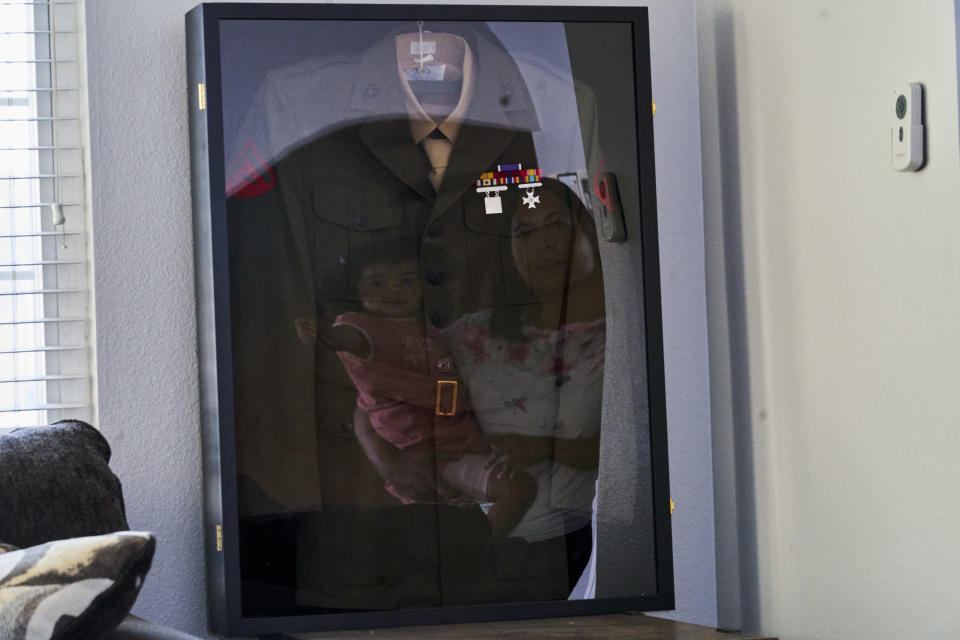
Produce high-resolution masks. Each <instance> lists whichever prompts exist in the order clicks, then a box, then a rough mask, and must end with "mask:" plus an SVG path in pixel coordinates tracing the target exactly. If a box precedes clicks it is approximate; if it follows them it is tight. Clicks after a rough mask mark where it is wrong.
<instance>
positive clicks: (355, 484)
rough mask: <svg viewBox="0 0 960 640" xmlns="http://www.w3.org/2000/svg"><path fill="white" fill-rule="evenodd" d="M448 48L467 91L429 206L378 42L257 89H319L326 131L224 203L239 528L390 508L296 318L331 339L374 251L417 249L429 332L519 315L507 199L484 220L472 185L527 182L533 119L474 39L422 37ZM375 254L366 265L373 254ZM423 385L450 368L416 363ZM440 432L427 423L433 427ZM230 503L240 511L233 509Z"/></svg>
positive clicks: (484, 45) (505, 60)
mask: <svg viewBox="0 0 960 640" xmlns="http://www.w3.org/2000/svg"><path fill="white" fill-rule="evenodd" d="M429 28H431V29H433V30H434V31H437V32H439V31H445V32H449V33H455V34H457V35H460V36H461V37H463V38H464V39H465V40H466V42H467V44H468V46H469V47H470V48H471V51H472V52H473V55H474V58H475V61H476V65H475V70H474V73H475V85H474V91H473V97H472V100H471V102H470V104H469V107H468V110H467V112H466V116H465V118H464V121H463V124H462V127H461V129H460V131H459V134H458V136H457V138H456V141H455V143H454V146H453V149H452V153H451V157H450V161H449V165H448V168H447V169H446V173H445V176H444V179H443V182H442V184H441V185H440V187H439V190H435V189H434V187H433V186H432V185H431V183H430V181H429V180H428V178H427V176H428V173H429V172H430V170H431V167H430V164H429V161H428V160H427V157H426V155H425V153H424V151H423V148H422V147H421V146H420V145H419V144H417V143H415V142H414V141H413V139H412V135H411V129H410V119H409V116H408V114H407V110H406V107H405V105H404V101H403V90H402V85H401V80H400V78H399V74H398V69H397V63H396V49H395V37H394V34H388V35H387V37H385V38H384V39H383V40H382V41H380V42H379V43H378V44H377V45H375V46H374V47H372V48H371V49H369V50H368V51H366V52H364V53H363V54H361V55H358V56H355V57H338V58H336V59H323V60H317V61H311V62H308V63H302V64H300V65H297V66H296V67H295V68H292V69H288V70H285V71H283V72H277V73H276V74H275V77H273V78H272V79H271V82H270V86H273V87H275V88H276V91H277V92H278V94H279V95H281V96H282V95H283V94H284V86H286V85H289V86H294V85H296V84H298V83H302V82H314V83H320V84H321V85H322V86H324V87H326V88H328V91H325V92H323V93H322V96H323V103H322V104H317V105H315V108H316V109H318V110H322V111H323V112H324V113H326V114H332V115H330V116H329V118H324V120H325V121H326V120H327V119H329V120H330V124H329V125H325V126H324V127H322V128H321V129H320V130H318V131H317V132H316V133H315V135H314V137H313V138H312V139H309V140H305V141H303V142H302V144H300V145H298V146H296V147H293V148H290V149H288V150H287V152H286V153H285V154H284V155H283V157H282V158H280V159H279V160H277V161H276V162H274V163H273V164H272V167H271V168H270V172H271V176H272V179H273V180H275V187H274V188H272V189H269V190H268V191H267V192H266V193H262V194H259V195H257V196H256V197H252V198H251V197H242V196H243V195H244V194H243V193H242V190H241V191H240V192H238V193H237V194H235V196H234V197H232V198H230V199H229V201H228V228H229V234H230V265H231V308H232V332H233V334H232V335H233V349H234V351H233V370H234V376H235V377H234V391H235V396H236V398H237V403H236V416H235V420H236V430H237V439H238V442H237V450H238V471H239V474H240V475H241V477H243V478H244V479H245V480H244V481H243V482H242V483H241V503H242V504H241V512H242V513H243V512H246V513H247V514H248V515H252V514H256V513H258V512H259V513H270V512H274V513H276V512H280V511H295V510H308V509H311V508H315V507H316V506H318V505H319V504H321V503H361V504H371V503H377V502H380V503H390V502H392V501H393V499H392V498H390V497H389V496H388V495H387V494H386V492H385V491H384V490H383V481H382V479H380V478H379V476H378V475H377V474H376V472H375V471H374V470H373V469H372V466H371V465H370V464H369V462H368V461H367V460H366V457H365V456H364V454H363V453H362V451H361V450H360V448H359V446H358V444H357V442H356V440H355V436H354V435H353V432H352V430H353V411H354V409H355V406H356V390H355V388H354V387H353V384H352V383H351V381H350V380H349V378H348V377H347V375H346V373H345V371H344V369H343V367H342V365H341V363H340V362H339V360H338V358H337V357H336V354H335V353H333V352H332V351H331V350H329V349H324V348H322V347H320V348H317V349H313V348H312V347H309V346H307V345H304V344H303V343H302V342H301V341H300V340H299V339H298V338H297V334H296V330H295V321H296V320H297V319H298V318H318V319H319V321H320V322H321V323H326V324H332V322H333V318H335V317H336V315H338V314H339V313H342V312H345V311H349V310H360V309H361V306H360V304H359V300H358V298H357V291H356V280H357V277H358V275H359V270H358V269H357V268H356V263H357V261H358V258H360V259H361V260H362V259H363V258H365V256H358V255H356V252H357V251H359V250H360V248H361V247H376V240H377V239H382V238H387V237H390V236H413V237H415V238H417V239H418V240H419V250H420V276H421V283H422V291H423V317H424V321H425V322H427V323H430V324H432V325H433V326H435V327H437V328H443V327H445V326H448V325H449V324H450V323H451V322H454V321H455V320H456V319H457V318H458V317H459V316H460V315H462V314H464V313H467V312H471V311H475V310H478V309H481V308H486V307H491V306H496V305H503V304H522V303H525V302H529V301H530V300H531V299H532V294H531V292H530V291H529V289H528V288H527V286H526V285H525V284H524V283H523V282H522V281H521V280H520V279H519V277H518V276H517V274H516V272H515V270H514V267H513V260H512V257H511V252H510V217H511V213H512V212H513V211H514V210H516V207H517V206H519V204H520V198H519V196H520V195H521V194H520V193H519V190H518V189H516V188H514V187H511V188H510V189H509V190H508V191H507V192H504V194H503V198H504V206H503V211H504V213H502V214H499V215H488V214H486V213H485V209H484V203H483V197H484V196H483V195H482V194H479V193H477V192H476V189H475V185H474V183H475V181H476V180H477V179H478V178H479V176H480V174H481V173H484V172H486V171H491V170H496V166H497V165H498V164H515V163H520V164H522V165H523V167H524V168H535V167H536V166H537V160H536V154H535V152H534V147H533V141H532V136H531V131H532V130H534V129H536V128H537V126H538V124H537V117H536V113H535V111H534V109H533V107H532V104H533V103H532V100H531V99H530V96H529V94H528V92H527V89H526V87H525V86H524V84H523V80H522V77H521V76H520V73H519V71H518V70H517V67H516V65H515V64H514V63H513V61H512V60H511V58H510V56H509V54H508V53H507V52H506V51H505V50H504V49H503V48H502V46H501V45H500V44H499V42H498V41H497V40H496V39H495V38H494V37H493V36H492V34H491V33H490V32H489V31H488V30H487V29H486V27H485V26H482V25H471V24H463V23H461V24H452V25H429ZM374 251H375V249H374ZM430 355H431V356H435V358H433V357H431V358H430V359H429V360H428V361H429V362H432V363H433V364H434V366H435V373H436V377H437V379H438V380H440V379H443V380H457V374H456V370H455V365H454V363H451V362H450V361H449V359H448V358H445V357H444V355H443V354H439V353H438V354H430ZM436 419H437V421H438V425H437V428H442V424H440V422H442V420H444V418H443V417H437V418H436ZM244 502H246V509H244V504H243V503H244Z"/></svg>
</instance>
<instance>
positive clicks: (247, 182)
mask: <svg viewBox="0 0 960 640" xmlns="http://www.w3.org/2000/svg"><path fill="white" fill-rule="evenodd" d="M226 173H227V185H226V190H227V197H229V198H256V197H257V196H259V195H263V194H264V193H267V192H268V191H270V190H272V189H273V188H274V187H275V186H276V185H277V177H276V174H275V173H274V171H273V167H271V166H270V165H268V164H267V163H266V161H265V160H264V159H263V157H262V156H261V155H260V152H259V151H258V150H257V145H256V144H255V143H254V141H253V139H252V138H251V139H250V140H249V141H247V144H246V145H244V147H243V149H242V150H241V151H240V153H238V154H237V157H236V158H234V160H233V162H231V163H230V166H229V167H228V168H227V172H226Z"/></svg>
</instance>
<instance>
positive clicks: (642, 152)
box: [186, 3, 674, 635]
mask: <svg viewBox="0 0 960 640" xmlns="http://www.w3.org/2000/svg"><path fill="white" fill-rule="evenodd" d="M416 19H422V20H427V21H429V20H444V21H460V20H462V21H496V20H503V21H515V22H524V21H562V22H620V23H626V24H629V25H630V26H631V29H632V34H633V42H632V46H633V56H634V57H633V63H634V77H633V78H632V82H633V86H634V91H635V101H636V104H635V113H636V114H637V121H636V133H637V140H636V148H637V150H638V155H637V158H636V167H637V172H638V175H639V183H640V186H641V188H640V193H639V194H638V195H637V197H638V198H639V202H640V218H639V220H628V225H627V226H628V227H630V228H631V229H632V230H633V231H632V233H633V237H634V242H636V243H637V245H636V246H638V247H639V251H637V252H636V253H637V254H638V255H636V256H635V258H634V261H635V263H636V264H635V267H636V269H637V270H638V271H641V272H642V281H643V282H642V300H643V306H644V310H643V316H644V317H643V318H642V322H641V323H640V326H642V327H643V331H644V336H643V338H642V341H643V344H644V345H645V348H646V370H645V372H643V375H644V377H645V380H646V385H647V387H646V401H647V403H648V407H649V409H648V411H649V429H650V433H649V452H650V463H649V468H650V475H651V477H650V482H651V483H652V496H653V499H652V503H653V508H652V511H653V533H654V541H653V544H654V545H655V557H656V569H655V572H656V590H655V592H654V593H649V594H645V595H642V596H640V597H629V598H604V599H595V600H562V601H549V602H523V603H509V604H489V605H472V606H453V607H441V608H432V609H409V610H407V609H404V610H389V611H370V612H355V613H354V612H350V613H325V614H322V615H302V616H301V615H295V616H270V617H244V615H243V612H242V610H241V592H240V589H241V587H240V583H241V580H240V563H241V558H240V552H239V546H240V531H239V524H238V523H239V512H238V488H237V459H236V445H237V443H236V437H235V432H234V427H233V425H234V419H235V413H234V410H235V398H234V392H233V387H232V384H231V372H232V371H233V354H232V353H231V335H230V334H231V323H230V303H229V296H230V291H229V282H230V280H229V256H228V251H229V246H228V243H227V240H226V238H227V211H226V200H227V194H226V191H225V186H224V185H225V183H226V178H227V175H226V172H227V168H226V167H225V162H224V156H225V153H224V135H223V111H224V103H223V100H224V96H223V94H222V79H221V59H220V54H221V43H220V22H221V21H223V20H416ZM186 38H187V86H188V101H189V102H188V109H189V114H190V125H189V126H190V139H191V161H192V191H193V210H194V211H193V214H194V229H195V263H196V264H195V266H196V300H197V332H198V344H199V347H198V349H199V353H198V357H199V364H200V402H201V415H202V433H203V452H204V474H205V510H206V513H205V521H206V524H205V529H204V531H205V550H206V559H207V566H206V574H207V582H208V606H209V620H210V626H211V629H212V630H213V631H215V632H218V633H222V634H227V635H251V634H265V633H283V632H288V633H297V632H309V631H320V630H328V629H355V628H368V627H390V626H406V625H415V624H442V623H454V622H469V621H485V620H508V619H525V618H538V617H555V616H567V615H590V614H603V613H612V612H617V611H626V610H629V611H654V610H666V609H672V608H673V606H674V593H673V589H674V585H673V567H672V547H671V528H670V496H669V485H668V469H667V430H666V400H665V390H664V364H663V336H662V320H661V304H660V268H659V251H658V242H657V214H656V211H657V206H656V191H655V168H654V154H653V120H652V113H651V109H650V105H651V103H652V97H651V75H650V74H651V71H650V55H649V51H650V41H649V27H648V13H647V10H646V8H644V7H578V6H554V7H545V6H518V5H511V6H467V5H423V6H415V5H350V4H317V5H305V4H238V3H223V4H206V3H205V4H201V5H198V6H197V7H195V8H194V9H193V10H191V11H190V12H189V13H188V14H187V15H186Z"/></svg>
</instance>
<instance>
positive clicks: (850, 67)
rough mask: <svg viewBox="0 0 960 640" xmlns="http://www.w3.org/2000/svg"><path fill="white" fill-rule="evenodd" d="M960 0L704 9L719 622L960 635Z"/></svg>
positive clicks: (842, 634)
mask: <svg viewBox="0 0 960 640" xmlns="http://www.w3.org/2000/svg"><path fill="white" fill-rule="evenodd" d="M955 4H956V3H954V2H951V1H948V0H856V1H851V0H844V1H840V0H823V1H821V2H816V3H813V2H796V1H791V0H737V1H736V2H733V1H731V0H710V1H707V0H703V1H702V2H698V13H699V15H698V18H699V19H700V30H699V36H700V41H699V44H700V56H701V58H700V61H701V92H702V98H703V100H702V105H703V143H704V144H703V151H704V171H703V175H704V184H705V198H704V202H705V218H706V229H707V239H708V242H707V246H708V255H707V265H708V270H707V271H708V280H707V284H708V300H709V302H710V304H709V306H708V308H709V311H710V315H709V328H710V337H711V356H712V358H713V359H712V363H711V364H712V372H711V373H712V375H711V377H712V380H713V383H714V385H713V389H712V392H713V393H712V395H713V399H714V411H715V413H714V427H715V434H716V439H715V441H714V442H715V445H716V447H715V458H716V460H717V476H716V480H717V481H716V490H717V496H718V499H717V523H718V526H717V533H718V535H717V543H718V546H717V557H718V574H719V583H720V587H719V590H718V591H719V594H720V600H719V614H720V619H721V623H723V624H728V623H729V624H731V625H735V624H737V623H739V622H741V621H742V623H743V626H744V627H745V628H747V629H750V630H758V631H762V632H763V633H764V634H770V635H776V636H778V637H780V638H782V639H783V640H813V639H815V638H816V639H823V638H843V639H844V640H859V639H862V640H884V639H890V640H894V639H900V638H924V639H925V640H936V639H943V640H946V639H948V638H957V637H960V609H958V608H957V606H956V600H957V594H958V593H960V553H958V551H957V544H956V538H957V535H956V532H957V530H958V529H960V511H958V509H956V508H955V506H956V504H957V495H958V489H960V466H958V465H957V464H956V452H957V451H958V450H960V429H958V428H957V420H958V419H957V416H958V415H960V394H958V393H957V392H956V387H957V380H960V342H958V338H957V336H958V332H957V328H958V326H960V296H958V295H957V283H958V282H960V263H958V261H957V257H956V256H957V252H958V248H960V216H958V215H957V213H958V203H960V181H958V175H960V145H958V140H960V137H958V108H957V105H958V103H957V96H958V86H957V29H956V25H957V22H956V14H955ZM908 81H913V82H921V83H923V85H924V87H925V94H926V109H925V126H926V134H927V135H926V139H927V142H928V155H927V158H928V161H927V165H926V167H925V168H924V169H923V170H921V171H919V172H917V173H899V172H896V171H894V170H893V169H891V168H890V162H889V161H890V130H891V120H892V114H893V104H894V99H895V95H896V94H895V93H894V89H895V88H896V87H897V86H898V85H900V84H901V83H904V82H908ZM735 532H739V539H738V536H737V535H734V533H735ZM738 596H742V598H741V597H738ZM738 600H740V601H739V602H738Z"/></svg>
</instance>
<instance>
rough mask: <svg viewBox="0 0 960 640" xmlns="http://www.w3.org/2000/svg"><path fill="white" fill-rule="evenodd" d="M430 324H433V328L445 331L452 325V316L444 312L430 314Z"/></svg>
mask: <svg viewBox="0 0 960 640" xmlns="http://www.w3.org/2000/svg"><path fill="white" fill-rule="evenodd" d="M430 322H431V323H433V326H435V327H436V328H437V329H443V328H444V327H445V326H447V325H448V324H449V323H450V316H448V315H447V314H446V313H444V312H443V311H434V312H433V313H431V314H430Z"/></svg>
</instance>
